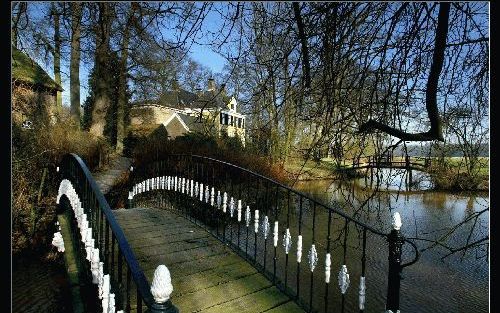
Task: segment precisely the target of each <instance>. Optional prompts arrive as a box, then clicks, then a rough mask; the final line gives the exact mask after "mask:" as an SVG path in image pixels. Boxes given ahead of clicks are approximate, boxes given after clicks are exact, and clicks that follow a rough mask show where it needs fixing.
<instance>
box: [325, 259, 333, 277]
mask: <svg viewBox="0 0 500 313" xmlns="http://www.w3.org/2000/svg"><path fill="white" fill-rule="evenodd" d="M331 269H332V258H331V256H330V253H327V254H326V257H325V283H327V284H329V283H330V271H331Z"/></svg>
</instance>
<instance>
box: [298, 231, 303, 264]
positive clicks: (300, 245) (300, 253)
mask: <svg viewBox="0 0 500 313" xmlns="http://www.w3.org/2000/svg"><path fill="white" fill-rule="evenodd" d="M301 261H302V235H299V237H298V238H297V263H300V262H301Z"/></svg>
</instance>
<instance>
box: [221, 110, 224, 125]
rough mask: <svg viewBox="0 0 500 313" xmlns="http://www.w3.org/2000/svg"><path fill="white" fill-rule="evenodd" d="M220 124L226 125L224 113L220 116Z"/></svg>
mask: <svg viewBox="0 0 500 313" xmlns="http://www.w3.org/2000/svg"><path fill="white" fill-rule="evenodd" d="M220 123H221V124H224V113H221V114H220Z"/></svg>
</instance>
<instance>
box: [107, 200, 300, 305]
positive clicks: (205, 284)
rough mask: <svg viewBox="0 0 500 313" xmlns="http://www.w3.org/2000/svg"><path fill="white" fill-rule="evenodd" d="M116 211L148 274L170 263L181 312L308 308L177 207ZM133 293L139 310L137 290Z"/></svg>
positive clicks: (174, 295) (151, 275) (174, 294)
mask: <svg viewBox="0 0 500 313" xmlns="http://www.w3.org/2000/svg"><path fill="white" fill-rule="evenodd" d="M114 213H115V216H116V217H117V220H118V221H119V222H120V225H121V226H122V228H123V230H124V233H125V236H126V237H127V240H128V242H129V244H130V246H131V247H132V249H133V250H134V253H135V255H136V257H137V259H138V261H139V263H140V265H141V267H142V269H143V271H144V274H145V275H146V277H147V278H148V280H150V281H151V280H152V277H153V273H154V271H155V269H156V267H157V266H158V265H159V264H165V265H167V267H168V269H169V270H170V273H171V276H172V284H173V286H174V291H173V293H172V296H171V298H172V301H173V303H174V304H175V305H176V306H177V307H178V308H179V309H180V311H181V312H199V311H202V310H203V312H205V311H206V312H240V311H241V312H249V313H250V312H252V313H253V312H264V311H268V310H270V311H271V312H275V313H276V312H304V311H303V310H301V309H300V308H299V307H298V306H297V305H296V304H295V303H294V302H292V301H291V300H290V298H289V297H288V296H286V295H285V294H283V293H282V292H280V291H279V290H278V289H277V288H276V287H273V286H272V283H271V282H270V281H269V280H268V279H266V278H265V277H264V276H263V275H262V274H260V273H258V272H257V270H256V269H255V268H254V267H253V266H251V265H250V264H248V263H247V262H246V261H245V260H244V259H243V258H241V257H240V256H238V255H236V254H235V253H234V252H233V251H232V250H231V249H230V248H229V247H227V246H225V245H224V244H223V243H221V242H220V241H219V240H217V239H216V238H214V237H213V236H212V235H210V234H209V233H208V232H206V231H205V230H203V229H202V228H201V227H199V226H197V225H195V224H194V223H193V222H191V221H189V220H188V219H186V218H184V217H182V216H180V215H179V214H177V213H176V212H172V211H169V210H161V209H130V210H117V211H115V212H114ZM122 222H123V223H122ZM133 289H135V288H133ZM131 296H132V297H131V300H132V311H135V291H134V292H133V293H132V295H131ZM144 308H145V307H144Z"/></svg>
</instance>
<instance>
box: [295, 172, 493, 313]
mask: <svg viewBox="0 0 500 313" xmlns="http://www.w3.org/2000/svg"><path fill="white" fill-rule="evenodd" d="M379 174H380V175H381V176H382V177H381V179H380V181H379V183H380V184H379V189H380V190H383V191H378V192H375V191H374V190H373V189H371V188H370V182H369V181H365V179H364V178H361V179H356V180H352V181H350V182H348V183H345V182H344V184H339V183H338V182H335V181H331V180H324V181H307V182H298V183H296V184H295V185H294V188H295V189H297V190H301V191H303V192H305V193H307V194H310V195H311V196H313V197H314V198H316V199H318V200H320V201H322V202H324V203H326V204H330V205H332V206H340V207H341V208H342V210H344V211H345V212H346V213H348V214H350V215H355V216H356V217H357V218H359V219H360V220H362V221H363V222H365V223H366V224H368V225H371V226H373V227H374V228H376V229H379V230H381V231H383V232H385V233H388V232H389V231H390V225H391V215H392V214H393V213H394V212H399V213H400V215H401V218H402V221H403V226H402V228H401V230H402V232H403V234H404V235H405V236H406V237H417V238H422V239H429V240H433V239H436V238H439V237H440V236H442V235H444V234H446V233H447V232H449V230H450V229H451V228H452V227H453V226H454V225H457V224H459V223H461V222H464V225H462V226H461V227H459V228H458V229H456V230H455V231H454V232H453V233H452V234H450V235H449V236H448V237H447V238H446V240H444V243H445V244H447V245H450V246H454V247H460V246H462V245H463V244H465V243H466V242H467V239H468V238H469V236H470V238H469V242H474V241H475V240H477V239H480V238H483V237H484V236H487V235H488V232H489V211H486V212H485V213H483V214H480V215H479V216H478V217H477V219H476V218H475V216H476V215H477V212H481V211H483V210H485V209H487V208H489V198H488V195H487V194H469V195H456V194H450V193H445V192H435V191H430V190H427V191H411V192H407V191H403V192H399V191H398V190H407V189H408V188H407V186H406V182H407V177H405V175H406V173H398V172H388V171H381V173H379ZM388 177H390V179H389V180H387V178H388ZM415 178H417V179H416V181H418V183H417V184H416V185H413V186H412V188H413V189H415V188H419V187H421V188H423V189H428V188H431V187H432V184H431V183H430V181H429V179H428V177H426V175H425V174H418V173H417V174H416V175H415V173H414V174H413V179H415ZM372 187H373V186H372ZM360 208H361V209H360ZM472 217H474V218H472ZM324 218H325V217H323V219H324ZM317 226H319V227H320V229H319V230H318V229H317V230H316V232H321V231H323V232H326V229H321V224H319V225H317ZM471 229H472V230H471ZM415 243H416V244H417V246H418V247H419V249H422V248H425V247H428V246H429V245H430V243H429V242H426V241H423V240H415ZM375 247H376V245H375V244H373V245H368V251H367V254H368V255H367V258H368V263H370V262H371V263H372V266H371V267H368V266H367V267H368V268H369V269H370V270H371V272H370V271H368V272H367V274H366V277H367V278H366V279H367V309H366V312H380V310H381V309H382V310H383V309H384V307H383V305H384V301H385V296H386V292H387V287H386V286H387V285H386V281H384V279H385V280H386V277H385V276H384V275H387V268H386V267H387V261H386V258H387V252H386V251H383V252H381V251H380V248H375ZM384 247H385V246H384ZM448 252H449V251H448V250H446V249H445V248H443V247H439V246H437V247H434V248H432V249H429V250H427V251H424V252H423V253H422V254H421V258H420V260H419V261H418V262H417V263H416V264H413V265H411V266H409V267H406V268H405V269H404V270H403V273H402V276H403V280H402V282H401V312H488V303H489V296H488V295H489V293H488V269H489V264H488V257H487V254H488V251H487V248H486V247H485V246H481V247H478V248H474V249H469V250H467V251H466V252H465V254H463V253H462V252H458V253H455V254H453V255H451V256H449V257H447V258H444V259H443V260H442V259H441V258H442V257H443V256H445V255H446V254H447V253H448ZM377 254H378V255H377ZM381 255H383V257H381ZM403 258H404V261H403V262H408V261H410V260H411V259H412V258H413V252H411V250H408V251H405V253H404V255H403ZM332 268H334V267H332ZM358 271H359V269H357V268H356V267H352V266H351V270H350V273H351V283H353V282H355V280H356V279H357V278H356V277H357V276H358V275H359V272H358ZM356 284H357V283H356ZM356 284H353V285H352V286H351V287H350V288H353V289H354V290H350V291H351V292H352V293H353V294H356V293H357V289H358V286H357V285H356ZM337 288H338V287H337ZM347 302H348V303H347V307H351V308H352V309H355V307H356V305H357V297H356V296H355V295H351V297H350V298H349V297H348V298H347ZM348 311H351V310H348ZM353 311H354V310H353Z"/></svg>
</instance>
